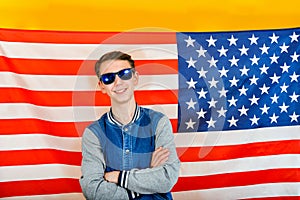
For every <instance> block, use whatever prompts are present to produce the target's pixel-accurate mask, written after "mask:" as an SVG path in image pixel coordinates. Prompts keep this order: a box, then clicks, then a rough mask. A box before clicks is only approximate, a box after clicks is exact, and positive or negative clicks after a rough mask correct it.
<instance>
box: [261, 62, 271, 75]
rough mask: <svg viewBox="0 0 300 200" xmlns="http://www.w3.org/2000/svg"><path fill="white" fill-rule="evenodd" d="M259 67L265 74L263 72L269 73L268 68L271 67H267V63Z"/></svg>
mask: <svg viewBox="0 0 300 200" xmlns="http://www.w3.org/2000/svg"><path fill="white" fill-rule="evenodd" d="M259 69H260V71H261V72H260V74H263V73H265V74H268V72H267V70H268V69H269V67H267V66H266V65H265V64H264V66H263V67H261V68H259Z"/></svg>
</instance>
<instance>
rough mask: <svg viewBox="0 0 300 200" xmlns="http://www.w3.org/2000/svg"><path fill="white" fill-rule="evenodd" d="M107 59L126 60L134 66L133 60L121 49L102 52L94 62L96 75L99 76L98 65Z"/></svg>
mask: <svg viewBox="0 0 300 200" xmlns="http://www.w3.org/2000/svg"><path fill="white" fill-rule="evenodd" d="M108 60H127V61H128V62H129V64H130V66H131V67H132V68H135V65H134V60H132V58H131V56H130V55H128V54H126V53H123V52H121V51H112V52H108V53H106V54H104V55H103V56H101V58H100V59H99V60H98V61H97V62H96V64H95V72H96V75H97V76H98V77H100V74H99V72H100V66H101V64H102V63H103V62H105V61H108Z"/></svg>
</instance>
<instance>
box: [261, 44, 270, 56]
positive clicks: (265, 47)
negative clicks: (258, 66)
mask: <svg viewBox="0 0 300 200" xmlns="http://www.w3.org/2000/svg"><path fill="white" fill-rule="evenodd" d="M259 48H260V50H261V54H264V53H265V54H268V49H269V48H270V47H267V46H266V44H264V46H263V47H259Z"/></svg>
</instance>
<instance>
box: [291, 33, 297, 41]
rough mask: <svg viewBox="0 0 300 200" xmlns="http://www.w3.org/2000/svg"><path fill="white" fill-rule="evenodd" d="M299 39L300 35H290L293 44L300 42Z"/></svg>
mask: <svg viewBox="0 0 300 200" xmlns="http://www.w3.org/2000/svg"><path fill="white" fill-rule="evenodd" d="M298 37H299V35H297V34H296V33H295V32H293V35H290V38H291V42H294V41H296V42H298Z"/></svg>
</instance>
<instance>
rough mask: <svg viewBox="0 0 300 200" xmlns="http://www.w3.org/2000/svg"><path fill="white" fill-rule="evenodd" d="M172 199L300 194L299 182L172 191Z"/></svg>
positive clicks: (229, 198)
mask: <svg viewBox="0 0 300 200" xmlns="http://www.w3.org/2000/svg"><path fill="white" fill-rule="evenodd" d="M172 195H173V197H174V200H182V199H222V200H232V199H247V198H264V197H282V196H291V197H292V196H300V183H269V184H257V185H248V186H239V187H226V188H214V189H207V190H193V191H182V192H173V193H172Z"/></svg>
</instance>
